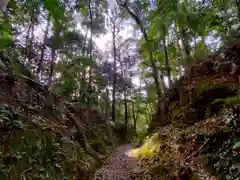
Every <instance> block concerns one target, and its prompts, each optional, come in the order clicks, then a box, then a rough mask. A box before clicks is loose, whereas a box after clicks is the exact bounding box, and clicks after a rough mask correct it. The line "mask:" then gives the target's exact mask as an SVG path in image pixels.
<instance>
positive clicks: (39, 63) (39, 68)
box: [37, 16, 50, 81]
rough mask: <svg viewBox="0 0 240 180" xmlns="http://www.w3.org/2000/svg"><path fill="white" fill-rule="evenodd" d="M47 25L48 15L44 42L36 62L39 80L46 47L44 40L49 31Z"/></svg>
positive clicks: (48, 21) (48, 23)
mask: <svg viewBox="0 0 240 180" xmlns="http://www.w3.org/2000/svg"><path fill="white" fill-rule="evenodd" d="M49 26H50V16H48V20H47V26H46V30H45V32H44V40H43V41H44V42H43V45H42V48H41V56H40V60H39V62H38V68H37V78H38V80H39V81H40V79H41V72H42V64H43V60H44V54H45V49H46V40H47V37H48V31H49Z"/></svg>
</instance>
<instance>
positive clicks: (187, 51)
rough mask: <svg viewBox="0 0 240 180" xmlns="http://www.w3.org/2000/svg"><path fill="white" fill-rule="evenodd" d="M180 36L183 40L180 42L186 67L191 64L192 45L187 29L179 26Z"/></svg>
mask: <svg viewBox="0 0 240 180" xmlns="http://www.w3.org/2000/svg"><path fill="white" fill-rule="evenodd" d="M179 37H180V42H181V43H180V46H181V51H182V54H183V59H184V67H185V68H186V67H188V66H189V60H188V58H189V57H190V52H191V47H190V45H189V42H188V37H187V33H186V30H185V29H184V28H181V27H179Z"/></svg>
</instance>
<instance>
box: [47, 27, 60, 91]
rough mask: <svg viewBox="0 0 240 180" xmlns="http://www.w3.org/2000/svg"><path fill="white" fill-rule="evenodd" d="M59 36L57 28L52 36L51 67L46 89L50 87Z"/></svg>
mask: <svg viewBox="0 0 240 180" xmlns="http://www.w3.org/2000/svg"><path fill="white" fill-rule="evenodd" d="M59 35H60V29H59V27H55V30H54V35H53V39H54V42H53V46H52V50H51V56H52V59H51V65H50V73H49V77H48V87H50V86H51V85H52V77H53V74H54V65H55V59H56V51H57V42H56V39H57V38H58V37H59Z"/></svg>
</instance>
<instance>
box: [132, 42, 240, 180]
mask: <svg viewBox="0 0 240 180" xmlns="http://www.w3.org/2000/svg"><path fill="white" fill-rule="evenodd" d="M239 75H240V41H239V40H238V41H235V42H233V43H231V44H230V45H229V46H228V47H226V48H223V49H221V50H220V51H219V52H217V53H215V54H213V55H211V56H209V57H208V58H207V59H206V60H204V61H202V62H201V63H200V64H198V65H195V66H193V67H191V68H190V69H189V70H188V71H187V73H186V74H185V75H184V77H182V78H181V79H180V80H179V81H177V82H176V83H175V84H174V87H173V88H172V89H171V90H170V92H169V93H168V94H167V95H166V96H164V97H163V98H162V100H161V103H162V107H164V110H163V109H161V110H160V111H159V112H158V113H157V115H156V116H155V117H154V121H153V124H152V129H155V130H154V133H153V134H152V135H150V136H149V137H148V138H146V140H145V142H144V144H143V145H142V147H141V148H140V149H136V150H133V152H134V153H135V156H136V157H138V158H140V159H142V164H143V168H146V172H148V173H150V174H152V178H153V179H236V178H239V177H240V170H239V165H238V163H239V159H240V154H239V139H240V133H239V132H240V131H239V130H240V128H239V125H240V124H239V117H240V93H239V87H240V83H239V80H240V79H239V77H240V76H239Z"/></svg>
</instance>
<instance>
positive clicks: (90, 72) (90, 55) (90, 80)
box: [88, 0, 93, 86]
mask: <svg viewBox="0 0 240 180" xmlns="http://www.w3.org/2000/svg"><path fill="white" fill-rule="evenodd" d="M88 9H89V18H90V45H89V57H90V62H91V64H90V69H89V86H91V82H92V62H93V61H92V34H93V31H92V25H93V17H92V8H91V0H89V3H88Z"/></svg>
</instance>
